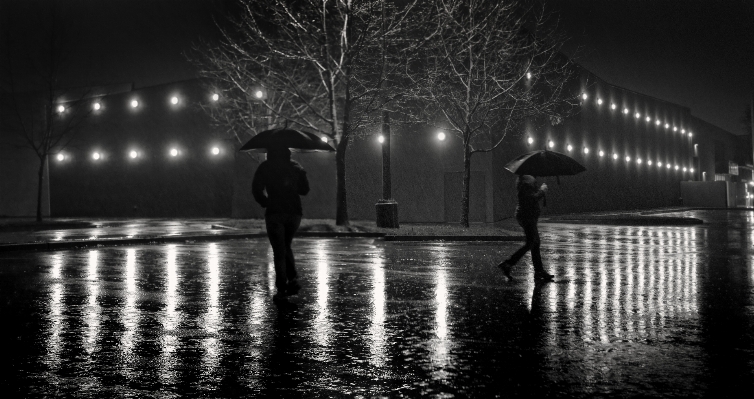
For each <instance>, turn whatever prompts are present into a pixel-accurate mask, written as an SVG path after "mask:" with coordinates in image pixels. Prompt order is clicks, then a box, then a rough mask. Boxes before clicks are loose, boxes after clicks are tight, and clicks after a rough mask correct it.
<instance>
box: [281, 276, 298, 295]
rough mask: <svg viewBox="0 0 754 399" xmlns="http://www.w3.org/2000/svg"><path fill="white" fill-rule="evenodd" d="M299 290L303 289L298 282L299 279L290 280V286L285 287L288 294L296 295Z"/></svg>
mask: <svg viewBox="0 0 754 399" xmlns="http://www.w3.org/2000/svg"><path fill="white" fill-rule="evenodd" d="M299 291H301V284H299V283H298V280H291V281H289V282H288V286H287V287H285V294H286V295H296V294H298V292H299Z"/></svg>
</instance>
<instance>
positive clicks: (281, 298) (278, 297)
mask: <svg viewBox="0 0 754 399" xmlns="http://www.w3.org/2000/svg"><path fill="white" fill-rule="evenodd" d="M272 302H275V303H286V302H288V298H286V295H285V293H284V292H280V291H278V292H277V293H276V294H275V295H273V296H272Z"/></svg>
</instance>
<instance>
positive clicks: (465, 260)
mask: <svg viewBox="0 0 754 399" xmlns="http://www.w3.org/2000/svg"><path fill="white" fill-rule="evenodd" d="M676 215H677V214H676ZM687 215H688V216H693V217H699V218H701V219H703V220H705V222H707V223H706V224H704V225H698V226H691V227H686V226H684V227H673V226H653V227H638V226H631V227H622V226H596V225H565V224H550V225H544V226H542V232H543V242H544V244H543V259H544V261H545V264H546V265H547V266H548V269H549V271H550V272H552V273H554V274H555V275H556V280H555V282H552V283H546V284H534V282H533V280H532V274H531V270H530V258H529V256H528V255H527V256H526V257H525V258H524V260H525V261H526V264H520V265H519V266H518V267H517V268H516V269H514V273H513V274H514V277H515V280H514V281H512V282H507V281H506V280H505V278H504V277H503V276H502V275H501V273H500V272H499V271H498V270H497V268H496V267H494V265H495V264H496V263H498V262H500V261H501V260H503V259H504V257H505V256H507V255H509V254H510V253H511V252H512V251H514V250H515V249H516V247H517V246H518V245H520V243H518V242H503V243H499V242H496V243H438V242H420V243H399V242H384V241H382V240H381V239H377V240H373V239H313V238H307V239H297V240H296V241H294V247H295V251H296V254H297V260H298V269H299V273H300V278H301V283H302V285H303V289H302V291H301V293H300V294H299V295H298V296H296V297H292V299H291V301H290V304H289V305H287V306H280V307H278V306H276V305H275V304H274V303H273V302H272V300H271V295H272V294H273V293H274V269H273V266H272V253H271V250H270V249H269V244H268V243H267V242H266V241H265V240H262V239H254V240H234V241H218V242H214V243H213V242H201V243H187V244H170V245H141V246H126V247H99V248H95V249H73V250H65V251H55V252H52V251H51V252H8V253H1V254H0V265H1V267H0V314H1V316H0V320H2V329H0V330H1V331H2V332H1V333H0V334H1V335H0V338H2V342H3V344H4V345H3V349H2V357H1V359H2V360H1V361H2V364H3V369H4V371H3V372H2V375H0V390H1V391H3V392H5V393H6V394H5V395H4V397H13V396H18V397H53V396H67V397H91V398H95V397H96V398H103V397H139V398H141V397H158V398H174V397H285V398H295V397H423V396H432V397H508V396H525V397H534V396H536V397H543V396H551V397H553V396H554V397H557V396H561V397H615V396H621V397H638V396H647V395H651V396H663V397H725V396H731V397H748V395H749V394H751V392H752V389H753V388H754V288H753V287H754V269H753V268H752V259H753V255H754V254H753V253H752V245H753V244H754V213H752V212H725V211H694V212H688V214H687Z"/></svg>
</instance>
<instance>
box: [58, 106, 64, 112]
mask: <svg viewBox="0 0 754 399" xmlns="http://www.w3.org/2000/svg"><path fill="white" fill-rule="evenodd" d="M63 111H65V107H64V106H62V105H58V112H60V113H61V114H62V113H63Z"/></svg>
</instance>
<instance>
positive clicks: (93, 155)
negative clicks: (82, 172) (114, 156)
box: [92, 152, 102, 161]
mask: <svg viewBox="0 0 754 399" xmlns="http://www.w3.org/2000/svg"><path fill="white" fill-rule="evenodd" d="M101 157H102V156H101V155H100V154H99V152H95V153H92V159H94V160H95V161H96V160H98V159H100V158H101Z"/></svg>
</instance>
